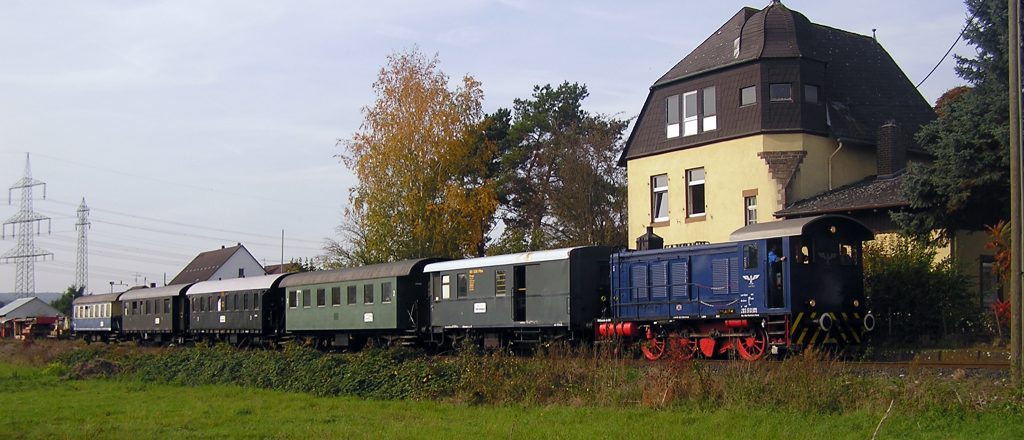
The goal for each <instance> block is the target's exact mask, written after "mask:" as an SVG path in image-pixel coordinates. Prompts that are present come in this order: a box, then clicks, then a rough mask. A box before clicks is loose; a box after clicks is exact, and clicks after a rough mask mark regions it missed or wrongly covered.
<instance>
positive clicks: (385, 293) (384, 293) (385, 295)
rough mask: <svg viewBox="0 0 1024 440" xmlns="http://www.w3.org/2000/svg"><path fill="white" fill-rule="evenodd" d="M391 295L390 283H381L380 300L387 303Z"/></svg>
mask: <svg viewBox="0 0 1024 440" xmlns="http://www.w3.org/2000/svg"><path fill="white" fill-rule="evenodd" d="M392 296H394V292H392V291H391V283H390V282H387V283H382V284H381V285H380V302H382V303H389V302H391V297H392Z"/></svg>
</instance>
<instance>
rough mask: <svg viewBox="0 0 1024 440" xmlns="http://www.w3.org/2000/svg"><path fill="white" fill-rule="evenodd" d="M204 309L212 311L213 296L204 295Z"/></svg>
mask: <svg viewBox="0 0 1024 440" xmlns="http://www.w3.org/2000/svg"><path fill="white" fill-rule="evenodd" d="M206 311H208V312H212V311H213V296H208V297H206Z"/></svg>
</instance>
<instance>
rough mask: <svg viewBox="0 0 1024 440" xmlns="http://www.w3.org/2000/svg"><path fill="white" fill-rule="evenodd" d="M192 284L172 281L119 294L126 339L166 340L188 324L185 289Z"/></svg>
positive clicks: (181, 332)
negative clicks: (164, 284)
mask: <svg viewBox="0 0 1024 440" xmlns="http://www.w3.org/2000/svg"><path fill="white" fill-rule="evenodd" d="M191 285H192V284H174V285H170V286H163V287H153V288H148V289H134V290H129V291H127V292H125V293H124V294H122V295H121V303H122V304H123V306H124V322H123V324H122V326H123V327H124V334H125V336H126V337H128V338H130V339H137V340H140V341H152V342H156V343H163V342H169V341H171V340H172V339H173V338H175V337H181V336H183V335H184V333H185V329H187V328H188V327H187V326H188V302H187V301H185V290H186V289H188V287H189V286H191Z"/></svg>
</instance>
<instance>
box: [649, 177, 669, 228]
mask: <svg viewBox="0 0 1024 440" xmlns="http://www.w3.org/2000/svg"><path fill="white" fill-rule="evenodd" d="M651 221H654V222H667V221H668V174H660V175H657V176H654V177H651Z"/></svg>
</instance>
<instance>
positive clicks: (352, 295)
mask: <svg viewBox="0 0 1024 440" xmlns="http://www.w3.org/2000/svg"><path fill="white" fill-rule="evenodd" d="M345 294H346V295H347V296H348V298H347V300H348V303H349V304H355V303H356V286H348V287H346V288H345Z"/></svg>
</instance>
